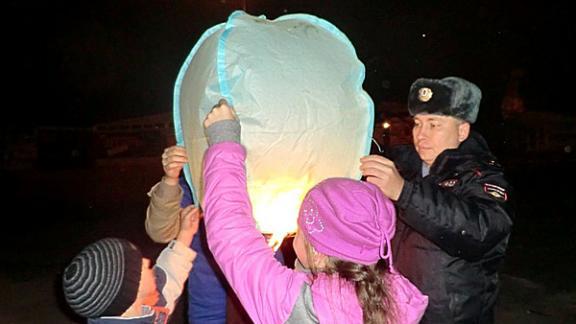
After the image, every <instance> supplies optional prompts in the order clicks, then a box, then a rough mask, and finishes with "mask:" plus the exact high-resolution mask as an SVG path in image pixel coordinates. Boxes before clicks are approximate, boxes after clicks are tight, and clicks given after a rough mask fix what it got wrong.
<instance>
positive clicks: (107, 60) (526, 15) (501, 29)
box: [1, 0, 576, 127]
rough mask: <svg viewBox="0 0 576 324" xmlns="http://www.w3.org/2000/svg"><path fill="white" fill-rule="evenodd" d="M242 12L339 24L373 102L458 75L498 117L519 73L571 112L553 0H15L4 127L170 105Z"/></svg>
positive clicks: (536, 98) (531, 91)
mask: <svg viewBox="0 0 576 324" xmlns="http://www.w3.org/2000/svg"><path fill="white" fill-rule="evenodd" d="M566 6H567V5H566ZM235 9H246V11H247V12H248V13H250V14H253V15H260V14H264V15H266V16H267V17H268V18H269V19H274V18H276V17H278V16H279V15H282V14H284V13H309V14H313V15H316V16H319V17H321V18H324V19H326V20H328V21H330V22H331V23H333V24H334V25H336V26H337V27H338V28H340V30H342V31H343V32H344V33H345V34H346V35H347V36H348V37H349V38H350V40H351V41H352V43H353V45H354V46H355V47H356V50H357V53H358V56H359V58H360V59H361V61H362V62H364V64H365V65H366V81H365V84H364V88H365V89H366V91H368V93H369V94H370V95H371V97H372V98H373V99H374V101H375V102H376V103H378V102H381V101H383V100H396V101H403V100H405V97H406V95H407V90H408V87H409V85H410V83H411V82H412V81H413V80H414V79H416V78H418V77H438V78H440V77H444V76H449V75H457V76H461V77H464V78H467V79H469V80H471V81H473V82H475V83H477V84H478V85H479V86H480V88H481V89H482V90H483V92H484V100H483V102H482V105H481V115H482V114H485V115H487V116H490V115H491V113H492V114H494V113H497V112H498V109H499V106H500V103H501V100H502V98H503V96H504V93H505V90H506V85H507V83H508V80H509V78H510V75H511V72H512V71H522V73H523V77H522V78H521V79H520V86H519V94H520V95H521V96H522V97H523V98H524V100H525V103H526V108H527V110H529V111H540V110H543V111H554V112H563V113H567V114H570V115H572V116H574V104H573V103H572V101H571V99H572V97H573V96H574V93H575V91H574V90H573V89H572V87H573V84H572V83H571V81H572V80H573V79H574V78H573V75H575V72H576V63H575V62H576V60H575V59H574V58H575V57H576V55H575V54H576V53H575V51H574V50H573V49H570V47H574V35H575V26H576V25H575V24H574V18H573V17H571V15H572V11H571V10H568V7H562V6H561V5H557V4H552V2H537V3H535V4H529V3H528V2H525V1H519V0H513V1H497V0H493V1H488V0H485V1H434V0H430V1H411V0H408V1H406V0H403V1H384V0H374V1H349V0H346V1H344V0H342V1H328V0H310V1H305V0H292V1H278V0H267V1H264V0H261V1H250V0H245V1H227V0H205V1H194V0H189V1H181V0H175V1H171V0H162V1H160V0H140V1H136V0H98V1H36V0H34V1H16V0H11V1H9V2H8V3H7V4H6V5H4V9H3V16H4V17H3V19H2V31H3V34H4V37H3V43H4V44H3V45H4V46H3V50H2V51H3V54H4V66H5V68H4V69H3V72H4V73H3V79H4V80H3V81H4V83H6V84H5V85H4V90H3V91H2V93H3V94H5V96H6V97H5V98H4V108H3V110H2V111H3V113H4V117H3V118H2V119H1V120H2V125H3V126H6V125H10V126H12V127H19V126H25V127H33V126H90V125H93V124H94V123H97V122H103V121H110V120H116V119H120V118H127V117H136V116H142V115H147V114H155V113H162V112H171V110H172V89H173V84H174V80H175V79H176V76H177V73H178V70H179V68H180V66H181V64H182V63H183V61H184V59H185V58H186V56H187V55H188V53H189V52H190V50H191V49H192V47H193V46H194V44H195V43H196V41H197V40H198V38H199V37H200V35H201V34H202V33H203V32H204V31H205V30H206V29H208V28H210V27H212V26H214V25H216V24H218V23H220V22H224V21H225V20H226V18H227V16H228V15H229V14H230V13H231V12H232V11H233V10H235ZM6 71H7V73H6Z"/></svg>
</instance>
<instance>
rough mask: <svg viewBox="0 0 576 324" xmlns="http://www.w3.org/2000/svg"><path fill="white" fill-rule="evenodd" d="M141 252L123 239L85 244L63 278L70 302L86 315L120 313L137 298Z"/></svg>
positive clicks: (80, 313)
mask: <svg viewBox="0 0 576 324" xmlns="http://www.w3.org/2000/svg"><path fill="white" fill-rule="evenodd" d="M141 272H142V253H141V252H140V250H139V249H138V248H137V247H136V246H135V245H134V244H132V243H130V242H129V241H127V240H124V239H118V238H105V239H102V240H100V241H97V242H95V243H92V244H90V245H88V246H87V247H85V248H84V249H83V250H82V251H81V252H80V253H79V254H78V255H77V256H76V257H74V259H72V262H70V264H69V265H68V266H67V267H66V269H65V270H64V275H63V279H62V283H63V288H64V296H65V297H66V301H67V302H68V305H70V307H71V308H72V309H73V310H74V311H75V312H76V313H78V314H79V315H81V316H84V317H87V318H95V317H101V316H118V315H121V314H122V313H124V312H125V311H126V310H127V309H128V308H129V307H130V306H131V305H132V304H133V303H134V301H135V300H136V295H137V293H138V287H139V285H140V276H141Z"/></svg>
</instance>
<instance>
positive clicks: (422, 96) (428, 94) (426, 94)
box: [418, 87, 434, 102]
mask: <svg viewBox="0 0 576 324" xmlns="http://www.w3.org/2000/svg"><path fill="white" fill-rule="evenodd" d="M433 94H434V93H433V92H432V89H430V88H426V87H424V88H420V89H418V100H420V101H422V102H428V101H429V100H430V99H431V98H432V95H433Z"/></svg>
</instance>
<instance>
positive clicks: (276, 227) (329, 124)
mask: <svg viewBox="0 0 576 324" xmlns="http://www.w3.org/2000/svg"><path fill="white" fill-rule="evenodd" d="M364 71H365V70H364V65H363V64H362V62H360V60H359V59H358V58H357V56H356V52H355V50H354V47H353V46H352V44H351V43H350V41H349V40H348V38H347V37H346V36H345V35H344V34H343V33H342V32H341V31H340V30H338V28H336V27H335V26H334V25H332V24H331V23H329V22H328V21H326V20H323V19H320V18H318V17H315V16H312V15H308V14H289V15H284V16H281V17H279V18H277V19H274V20H267V19H266V17H264V16H259V17H255V16H251V15H249V14H246V13H245V12H243V11H235V12H233V13H232V14H231V15H230V17H229V18H228V21H227V22H226V23H221V24H219V25H216V26H214V27H212V28H210V29H208V30H207V31H205V32H204V34H203V35H202V36H201V37H200V39H199V41H198V42H197V43H196V45H195V46H194V47H193V48H192V51H191V53H190V54H189V55H188V57H187V58H186V60H185V62H184V64H183V66H182V68H181V69H180V73H179V74H178V78H177V80H176V84H175V89H174V126H175V131H176V140H177V143H178V144H180V145H184V146H185V147H186V149H187V152H188V157H189V161H190V162H189V164H188V166H187V167H186V168H185V170H184V171H185V175H186V179H187V181H188V183H189V184H190V185H191V188H192V190H193V196H194V200H195V201H196V202H202V198H203V192H202V159H203V155H204V151H205V149H206V148H207V142H206V137H205V135H204V129H203V127H202V122H203V120H204V118H205V116H206V114H207V113H208V112H209V111H210V109H211V108H212V106H213V105H214V104H216V103H217V102H218V100H219V99H221V98H225V99H227V100H228V102H229V103H231V104H232V105H233V106H234V108H235V110H236V112H237V114H238V117H239V118H240V122H241V125H242V144H243V145H244V146H245V147H246V149H247V152H248V159H247V161H246V168H247V177H248V179H247V184H248V191H249V194H250V198H251V201H252V206H253V211H254V217H255V218H256V222H257V225H258V227H259V230H260V231H261V232H262V233H268V234H274V235H276V236H277V237H278V238H280V239H281V238H282V237H283V236H284V235H285V234H287V233H293V232H295V230H296V226H297V225H296V217H297V215H298V209H299V207H300V202H301V200H302V198H303V196H304V194H305V193H306V192H307V190H308V189H309V188H310V187H312V186H313V185H314V184H316V183H318V182H319V181H321V180H323V179H325V178H328V177H349V178H356V179H359V178H360V176H361V174H360V171H359V169H358V167H359V159H360V157H362V156H364V155H366V154H368V153H369V149H370V141H371V137H372V130H373V123H374V118H373V115H374V104H373V102H372V100H371V98H370V97H369V96H368V94H367V93H366V92H365V91H364V90H363V89H362V83H363V81H364Z"/></svg>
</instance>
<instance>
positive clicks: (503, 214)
mask: <svg viewBox="0 0 576 324" xmlns="http://www.w3.org/2000/svg"><path fill="white" fill-rule="evenodd" d="M390 157H391V158H392V159H393V161H394V163H395V164H396V167H397V168H398V169H399V171H400V173H401V174H402V176H403V177H404V178H405V180H406V181H405V185H404V188H403V190H402V193H401V195H400V197H399V199H398V201H397V208H398V224H397V231H396V236H395V238H394V240H393V242H392V247H393V249H394V253H395V265H396V267H397V268H398V270H399V271H400V272H401V273H402V274H404V275H405V276H406V277H408V279H410V280H411V281H412V282H413V283H414V284H415V285H416V286H417V287H418V288H420V290H422V292H423V293H424V294H426V295H428V296H429V298H430V302H429V306H428V309H427V311H426V314H425V315H424V318H423V320H422V322H421V323H442V324H448V323H493V322H494V305H495V302H496V297H497V294H498V274H497V270H498V266H499V265H500V264H501V262H502V259H503V257H504V254H505V251H506V246H507V244H508V238H509V235H510V231H511V227H512V220H511V211H510V207H511V206H510V186H509V184H508V182H507V181H506V180H505V178H504V174H503V170H502V168H501V166H500V165H499V164H498V162H496V159H495V158H494V156H493V155H492V154H491V153H490V151H489V150H488V147H487V145H486V142H485V141H484V139H483V138H482V137H481V136H480V135H479V134H477V133H471V134H470V137H469V138H468V139H467V140H466V141H465V142H463V143H462V144H461V145H460V147H459V148H458V149H453V150H446V151H444V152H443V153H442V154H440V155H439V156H438V157H437V158H436V160H435V162H434V164H433V165H432V166H431V168H430V174H429V175H428V176H426V177H424V178H423V177H422V172H421V168H422V161H421V160H420V158H419V156H418V154H417V152H416V151H415V150H414V147H413V146H412V145H410V146H405V147H400V148H397V149H395V150H394V151H393V154H392V155H391V156H390Z"/></svg>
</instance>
